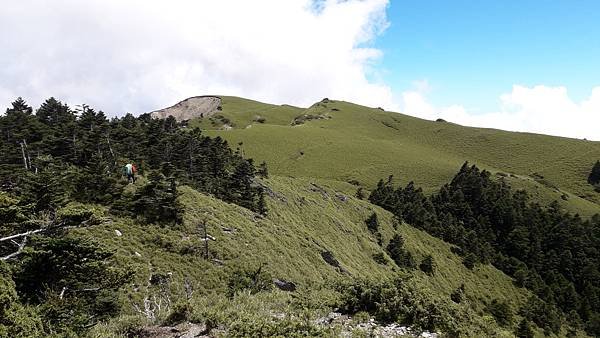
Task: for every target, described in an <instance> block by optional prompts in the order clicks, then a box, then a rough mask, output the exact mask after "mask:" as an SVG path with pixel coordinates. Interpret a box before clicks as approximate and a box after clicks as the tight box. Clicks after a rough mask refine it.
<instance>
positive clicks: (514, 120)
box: [401, 85, 600, 141]
mask: <svg viewBox="0 0 600 338" xmlns="http://www.w3.org/2000/svg"><path fill="white" fill-rule="evenodd" d="M418 87H419V88H416V89H415V90H412V91H407V92H404V93H402V95H401V106H402V111H403V112H404V113H406V114H409V115H413V116H418V117H422V118H425V119H430V120H434V119H437V118H442V119H444V120H447V121H449V122H454V123H458V124H462V125H466V126H474V127H487V128H496V129H504V130H511V131H524V132H533V133H541V134H550V135H557V136H565V137H573V138H587V139H588V140H596V141H599V140H600V87H595V88H593V89H592V92H591V94H590V96H589V97H588V98H586V99H584V100H582V101H581V102H575V101H574V100H573V99H571V98H570V97H569V94H568V92H567V88H565V87H548V86H544V85H538V86H534V87H526V86H521V85H514V86H513V88H512V91H511V92H510V93H506V94H503V95H501V96H500V102H501V105H500V109H499V110H498V111H496V112H487V113H477V114H476V113H473V112H470V111H469V110H468V109H466V108H465V107H464V106H462V105H452V106H447V107H435V106H434V105H432V104H431V103H429V102H428V99H427V92H428V90H427V88H425V89H422V87H423V86H422V85H421V86H418ZM425 87H427V86H425Z"/></svg>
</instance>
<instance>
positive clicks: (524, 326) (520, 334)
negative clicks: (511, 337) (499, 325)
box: [515, 318, 535, 338]
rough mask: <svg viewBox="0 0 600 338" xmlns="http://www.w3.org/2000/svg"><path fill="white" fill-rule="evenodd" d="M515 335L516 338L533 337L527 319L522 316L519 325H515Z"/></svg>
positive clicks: (533, 334)
mask: <svg viewBox="0 0 600 338" xmlns="http://www.w3.org/2000/svg"><path fill="white" fill-rule="evenodd" d="M515 335H516V336H517V338H533V337H534V336H535V333H534V332H533V329H532V328H531V324H530V323H529V321H528V320H527V319H524V318H523V320H521V322H520V323H519V326H518V327H517V331H516V332H515Z"/></svg>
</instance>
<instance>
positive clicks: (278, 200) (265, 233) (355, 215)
mask: <svg viewBox="0 0 600 338" xmlns="http://www.w3.org/2000/svg"><path fill="white" fill-rule="evenodd" d="M264 184H266V186H268V187H269V198H268V199H267V200H268V206H269V210H270V212H269V215H268V216H266V217H264V218H263V217H261V216H259V215H257V214H254V213H252V212H249V211H248V210H246V209H244V208H241V207H239V206H236V205H233V204H228V203H225V202H223V201H221V200H218V199H215V198H213V197H210V196H206V195H204V194H201V193H198V192H196V191H194V190H192V189H190V188H187V187H183V188H182V189H181V192H182V195H181V202H182V203H183V204H184V206H185V211H186V212H185V216H184V224H183V225H181V226H180V227H179V228H177V227H176V228H165V227H158V226H152V225H142V224H139V223H137V222H132V221H131V220H128V219H117V220H115V221H114V222H113V223H110V224H108V223H107V224H104V225H101V226H96V227H93V228H89V229H85V230H80V231H79V234H80V235H81V236H84V237H85V236H91V237H93V238H96V239H98V240H100V241H101V242H102V243H103V244H106V245H108V246H109V247H110V248H112V249H114V250H116V251H117V252H118V254H117V255H118V257H119V260H120V261H121V262H123V263H128V264H130V265H132V266H135V267H136V268H135V269H136V272H137V274H136V279H137V280H136V284H134V285H133V286H132V287H131V288H129V289H127V290H126V293H127V294H128V297H127V298H128V299H130V302H132V304H136V302H137V304H141V303H142V299H143V297H145V296H146V295H148V294H152V291H151V290H150V289H148V288H145V287H144V285H145V284H146V283H147V280H148V278H149V277H150V275H151V274H152V275H162V276H170V277H169V288H170V290H171V292H173V295H172V298H174V299H176V298H184V297H185V287H184V285H185V280H189V281H191V286H192V288H193V289H194V290H195V291H194V296H193V298H194V299H195V302H198V304H201V302H202V301H205V300H206V299H207V297H208V298H210V297H211V296H210V295H212V294H213V293H214V292H226V291H227V288H228V284H227V280H228V278H230V277H229V276H230V275H231V273H232V272H234V271H235V269H236V268H238V267H246V268H247V269H251V270H254V269H258V267H260V266H262V267H263V271H264V272H266V273H268V274H269V275H271V276H272V277H273V278H277V279H282V280H287V281H292V282H294V283H295V284H296V285H297V286H298V288H299V292H300V294H301V295H302V294H306V295H309V296H308V297H309V300H310V303H315V302H316V303H321V302H323V303H325V305H326V304H327V303H326V301H325V299H327V298H328V297H333V294H331V292H332V289H331V288H332V287H333V285H334V284H335V283H336V281H339V280H343V279H345V278H348V277H350V276H351V277H363V278H372V279H376V280H382V279H386V278H391V277H393V276H394V275H396V274H397V273H398V272H399V271H400V270H399V269H398V267H396V266H395V264H394V263H392V262H391V260H390V259H389V257H388V256H387V254H385V253H384V250H383V249H382V247H381V246H379V245H378V244H377V241H376V239H375V237H374V236H373V235H372V234H371V233H370V232H369V230H368V229H367V227H366V225H365V222H364V220H365V219H366V218H367V217H368V216H369V215H370V214H371V213H372V212H376V213H377V215H378V216H379V219H380V232H381V234H382V237H383V245H384V246H385V245H387V243H388V242H389V240H390V238H391V237H392V236H393V235H394V234H395V233H400V234H401V235H402V236H403V237H404V239H405V246H406V248H407V249H408V250H409V251H410V252H411V253H412V254H413V255H414V257H415V259H416V261H417V262H419V261H421V259H422V258H423V257H425V256H426V255H432V257H433V259H434V261H435V263H436V271H435V274H434V275H433V276H429V275H427V274H425V273H423V272H421V271H419V270H418V269H416V270H412V271H410V272H409V273H408V275H410V276H412V279H411V281H410V283H411V285H413V286H414V287H415V288H417V289H418V290H421V292H423V293H424V294H427V295H428V297H431V299H432V300H435V301H436V302H439V303H440V304H446V305H444V306H450V307H451V308H453V309H455V310H454V311H457V313H464V314H465V316H466V317H464V318H462V319H461V320H459V322H457V323H456V325H457V327H458V328H459V329H460V330H461V332H481V333H482V334H484V332H485V334H491V333H502V332H504V333H505V334H507V335H510V334H509V332H510V331H511V330H512V329H514V327H513V328H512V329H511V328H500V327H499V326H498V325H497V324H496V323H495V322H494V320H493V319H492V317H490V315H489V314H486V310H485V309H486V304H489V303H491V302H492V300H498V301H502V302H506V303H507V304H510V306H511V307H512V309H513V310H517V309H519V308H520V307H522V306H523V304H524V303H525V301H526V299H527V297H528V295H529V293H528V292H527V291H526V290H525V289H520V288H517V287H515V286H514V285H513V283H512V280H511V279H510V278H509V277H507V276H506V275H504V274H503V273H501V272H500V271H498V270H497V269H495V268H493V267H491V266H490V265H486V266H480V267H478V268H477V269H475V270H469V269H467V268H465V267H464V266H463V264H462V263H461V262H462V258H461V257H459V256H457V255H455V254H454V253H452V251H451V246H450V245H448V244H446V243H444V242H442V241H440V240H438V239H436V238H433V237H431V236H430V235H428V234H426V233H424V232H422V231H420V230H417V229H415V228H412V227H411V226H409V225H406V224H395V221H394V220H393V218H392V215H391V214H390V213H388V212H387V211H384V210H382V209H380V208H379V207H376V206H373V205H371V204H370V203H368V202H366V201H361V200H358V199H356V198H354V197H351V196H346V195H344V194H342V193H341V192H339V191H336V190H335V189H333V188H331V187H329V186H328V185H327V184H326V183H323V182H321V181H319V180H313V179H291V178H284V177H274V178H271V179H268V180H265V181H264ZM204 220H206V221H207V224H208V234H209V235H210V236H213V237H214V240H211V241H210V243H209V246H208V248H209V252H210V256H211V259H210V260H205V259H204V258H202V256H203V250H204V246H203V245H204V244H203V242H202V241H201V240H200V239H201V238H202V236H203V235H202V231H200V230H201V228H199V225H200V224H201V223H202V222H203V221H204ZM394 227H396V229H395V228H394ZM117 230H118V233H119V234H121V235H117V233H116V231H117ZM325 251H329V252H331V253H332V254H333V256H334V257H335V259H337V260H338V261H339V263H340V266H341V268H335V267H333V266H331V265H329V264H328V263H327V262H326V261H325V260H324V259H323V257H322V255H321V254H322V253H323V252H325ZM377 253H383V254H384V257H386V259H387V260H388V263H387V265H382V264H380V263H377V262H376V261H375V259H374V258H373V255H374V254H377ZM461 284H464V288H465V297H466V299H468V301H465V302H463V303H461V304H454V303H453V302H452V301H450V294H451V293H452V292H453V291H455V290H456V289H457V288H458V287H459V286H460V285H461ZM319 293H321V294H320V296H316V294H319ZM274 297H275V298H278V297H279V298H281V299H287V297H288V296H287V295H286V294H285V293H281V292H279V291H278V292H277V293H276V294H275V296H274ZM315 297H325V299H324V300H318V299H316V298H315ZM267 303H268V304H266V305H265V306H267V307H268V306H271V305H269V304H270V303H269V302H267ZM440 306H442V305H440ZM195 310H196V311H197V313H198V314H197V315H198V316H200V319H203V318H202V316H206V313H205V309H195ZM329 310H332V308H329ZM243 311H244V310H243V309H242V310H240V312H243ZM322 311H327V306H325V307H323V308H322ZM318 313H319V312H318V311H317V312H314V313H312V315H311V316H315V315H317V314H318ZM162 315H163V316H165V313H163V314H162ZM467 315H468V316H467ZM467 318H468V319H467ZM204 319H205V318H204ZM222 324H227V323H222Z"/></svg>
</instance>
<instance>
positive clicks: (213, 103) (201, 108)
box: [150, 96, 221, 121]
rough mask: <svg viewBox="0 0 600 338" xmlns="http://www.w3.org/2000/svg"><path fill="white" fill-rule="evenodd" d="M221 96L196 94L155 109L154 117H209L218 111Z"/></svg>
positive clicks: (184, 118) (180, 119)
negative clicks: (172, 104)
mask: <svg viewBox="0 0 600 338" xmlns="http://www.w3.org/2000/svg"><path fill="white" fill-rule="evenodd" d="M220 107H221V98H220V97H216V96H194V97H190V98H187V99H185V100H183V101H181V102H179V103H177V104H175V105H174V106H171V107H169V108H164V109H160V110H156V111H153V112H152V113H150V115H151V116H152V117H154V118H160V119H164V118H167V117H168V116H173V117H174V118H175V119H176V120H177V121H185V120H190V119H192V118H197V117H207V116H211V115H213V114H215V113H216V112H218V111H219V110H220V109H219V108H220Z"/></svg>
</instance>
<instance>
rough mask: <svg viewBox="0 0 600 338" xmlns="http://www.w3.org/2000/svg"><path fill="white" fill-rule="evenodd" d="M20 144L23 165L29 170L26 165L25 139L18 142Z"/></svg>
mask: <svg viewBox="0 0 600 338" xmlns="http://www.w3.org/2000/svg"><path fill="white" fill-rule="evenodd" d="M19 145H21V154H22V155H23V165H25V170H29V166H28V165H27V157H26V156H25V140H23V142H19Z"/></svg>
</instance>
